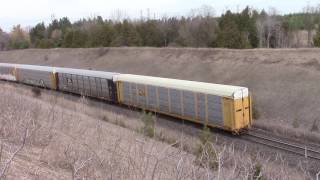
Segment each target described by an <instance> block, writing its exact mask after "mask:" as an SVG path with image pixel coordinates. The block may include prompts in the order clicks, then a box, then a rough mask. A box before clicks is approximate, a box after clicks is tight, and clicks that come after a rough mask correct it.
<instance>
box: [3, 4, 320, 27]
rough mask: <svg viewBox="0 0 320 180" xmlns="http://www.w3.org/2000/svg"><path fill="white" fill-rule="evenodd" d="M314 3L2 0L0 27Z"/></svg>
mask: <svg viewBox="0 0 320 180" xmlns="http://www.w3.org/2000/svg"><path fill="white" fill-rule="evenodd" d="M308 4H309V5H311V6H315V5H318V4H320V0H157V1H155V0H0V27H1V28H2V29H3V30H5V31H9V30H10V29H11V28H12V26H13V25H16V24H21V25H22V26H24V27H27V26H34V25H35V24H37V23H38V22H41V21H44V22H46V23H49V22H50V21H51V19H52V15H54V17H56V18H61V17H64V16H67V17H69V18H70V19H71V20H72V21H74V20H78V19H80V18H82V17H92V16H95V15H101V16H102V17H103V18H111V17H112V14H115V11H116V10H121V11H123V12H124V11H125V12H126V14H127V15H128V16H129V17H131V18H137V17H140V12H141V11H142V12H143V14H144V15H145V16H146V15H147V9H150V12H151V14H152V16H153V14H156V15H157V16H162V15H167V16H181V15H188V12H190V9H194V8H199V7H201V6H202V5H210V6H212V7H213V8H214V9H215V12H216V15H217V16H219V15H220V14H221V13H222V12H224V11H225V10H226V9H231V10H233V11H237V9H243V8H244V7H245V6H246V5H249V6H250V7H255V8H258V9H263V8H264V9H266V10H267V9H269V8H270V7H275V8H276V9H277V10H278V11H279V13H281V14H286V13H290V12H299V11H301V10H302V9H303V7H305V6H307V5H308Z"/></svg>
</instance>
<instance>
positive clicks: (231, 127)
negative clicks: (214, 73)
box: [114, 74, 252, 132]
mask: <svg viewBox="0 0 320 180" xmlns="http://www.w3.org/2000/svg"><path fill="white" fill-rule="evenodd" d="M114 81H115V82H116V84H117V90H118V92H117V94H118V101H119V103H122V104H126V105H129V106H134V107H139V108H142V109H145V110H150V111H154V112H159V113H163V114H167V115H171V116H175V117H179V118H182V119H186V120H190V121H194V122H197V123H201V124H205V125H208V126H211V127H218V128H222V129H225V130H228V131H232V132H239V131H240V130H241V129H244V128H248V127H250V125H251V121H252V111H251V97H250V95H249V90H248V88H246V87H240V86H229V85H221V84H211V83H203V82H195V81H186V80H177V79H168V78H159V77H150V76H140V75H131V74H120V75H117V76H115V77H114Z"/></svg>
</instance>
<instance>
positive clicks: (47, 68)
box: [0, 63, 119, 79]
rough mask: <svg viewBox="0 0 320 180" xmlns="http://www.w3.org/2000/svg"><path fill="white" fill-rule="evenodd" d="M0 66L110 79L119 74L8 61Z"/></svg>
mask: <svg viewBox="0 0 320 180" xmlns="http://www.w3.org/2000/svg"><path fill="white" fill-rule="evenodd" d="M0 66H2V67H16V68H22V69H33V70H39V71H46V72H58V73H59V72H60V73H68V74H75V75H83V76H90V77H99V78H106V79H112V77H113V75H117V74H119V73H115V72H104V71H95V70H84V69H73V68H62V67H50V66H37V65H24V64H10V63H0Z"/></svg>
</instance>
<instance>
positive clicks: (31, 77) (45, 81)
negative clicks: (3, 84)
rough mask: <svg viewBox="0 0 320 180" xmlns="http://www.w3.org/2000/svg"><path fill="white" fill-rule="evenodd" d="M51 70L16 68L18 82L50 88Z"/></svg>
mask: <svg viewBox="0 0 320 180" xmlns="http://www.w3.org/2000/svg"><path fill="white" fill-rule="evenodd" d="M50 76H51V72H47V71H38V70H31V69H18V79H19V82H23V83H26V84H30V85H35V86H40V87H46V88H51V78H50Z"/></svg>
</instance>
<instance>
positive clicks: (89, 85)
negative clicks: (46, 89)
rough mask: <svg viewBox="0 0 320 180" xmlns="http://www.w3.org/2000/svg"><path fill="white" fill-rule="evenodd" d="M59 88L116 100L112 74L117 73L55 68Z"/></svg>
mask: <svg viewBox="0 0 320 180" xmlns="http://www.w3.org/2000/svg"><path fill="white" fill-rule="evenodd" d="M55 72H56V73H57V74H56V76H57V86H58V88H59V90H61V91H66V92H71V93H75V94H80V95H85V96H91V97H96V98H99V99H105V100H109V101H113V102H116V101H117V90H116V85H115V83H114V82H113V76H114V75H117V74H118V73H114V72H103V71H92V70H82V69H72V68H55Z"/></svg>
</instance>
